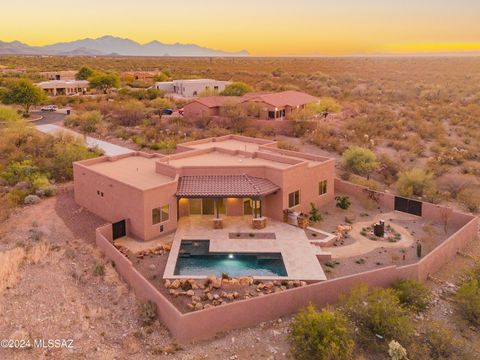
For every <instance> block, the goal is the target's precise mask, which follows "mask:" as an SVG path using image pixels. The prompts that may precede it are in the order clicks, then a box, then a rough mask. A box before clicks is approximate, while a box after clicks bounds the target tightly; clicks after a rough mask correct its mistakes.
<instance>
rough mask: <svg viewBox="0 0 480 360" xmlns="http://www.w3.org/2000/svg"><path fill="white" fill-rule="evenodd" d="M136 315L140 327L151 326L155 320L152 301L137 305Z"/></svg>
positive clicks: (155, 310) (155, 311) (155, 314)
mask: <svg viewBox="0 0 480 360" xmlns="http://www.w3.org/2000/svg"><path fill="white" fill-rule="evenodd" d="M137 313H138V320H139V321H140V323H141V324H142V326H148V325H152V324H153V322H154V321H155V319H156V318H157V306H156V305H155V303H154V302H152V301H146V302H141V303H139V304H138V309H137Z"/></svg>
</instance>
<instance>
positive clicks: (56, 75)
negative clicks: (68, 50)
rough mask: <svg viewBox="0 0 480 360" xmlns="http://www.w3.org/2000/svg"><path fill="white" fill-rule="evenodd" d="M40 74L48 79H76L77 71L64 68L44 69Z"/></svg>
mask: <svg viewBox="0 0 480 360" xmlns="http://www.w3.org/2000/svg"><path fill="white" fill-rule="evenodd" d="M40 75H42V76H44V77H45V78H46V79H47V80H75V76H76V75H77V71H75V70H64V71H44V72H41V73H40Z"/></svg>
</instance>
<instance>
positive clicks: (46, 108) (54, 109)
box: [40, 105, 57, 111]
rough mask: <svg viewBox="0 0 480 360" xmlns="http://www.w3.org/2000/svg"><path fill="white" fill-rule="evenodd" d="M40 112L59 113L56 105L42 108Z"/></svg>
mask: <svg viewBox="0 0 480 360" xmlns="http://www.w3.org/2000/svg"><path fill="white" fill-rule="evenodd" d="M40 110H42V111H57V106H56V105H46V106H44V107H42V108H41V109H40Z"/></svg>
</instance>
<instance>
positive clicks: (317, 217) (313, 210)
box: [309, 202, 322, 222]
mask: <svg viewBox="0 0 480 360" xmlns="http://www.w3.org/2000/svg"><path fill="white" fill-rule="evenodd" d="M309 220H310V221H313V222H319V221H321V220H322V214H320V211H319V210H318V208H317V207H316V206H315V204H314V203H313V202H312V203H310V217H309Z"/></svg>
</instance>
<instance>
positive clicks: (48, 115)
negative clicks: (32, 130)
mask: <svg viewBox="0 0 480 360" xmlns="http://www.w3.org/2000/svg"><path fill="white" fill-rule="evenodd" d="M31 113H32V115H38V116H42V117H43V118H42V119H41V120H37V121H34V122H33V123H34V124H35V125H45V124H57V123H60V122H62V121H63V119H65V117H66V116H67V113H66V112H65V111H60V110H59V111H32V112H31Z"/></svg>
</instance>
